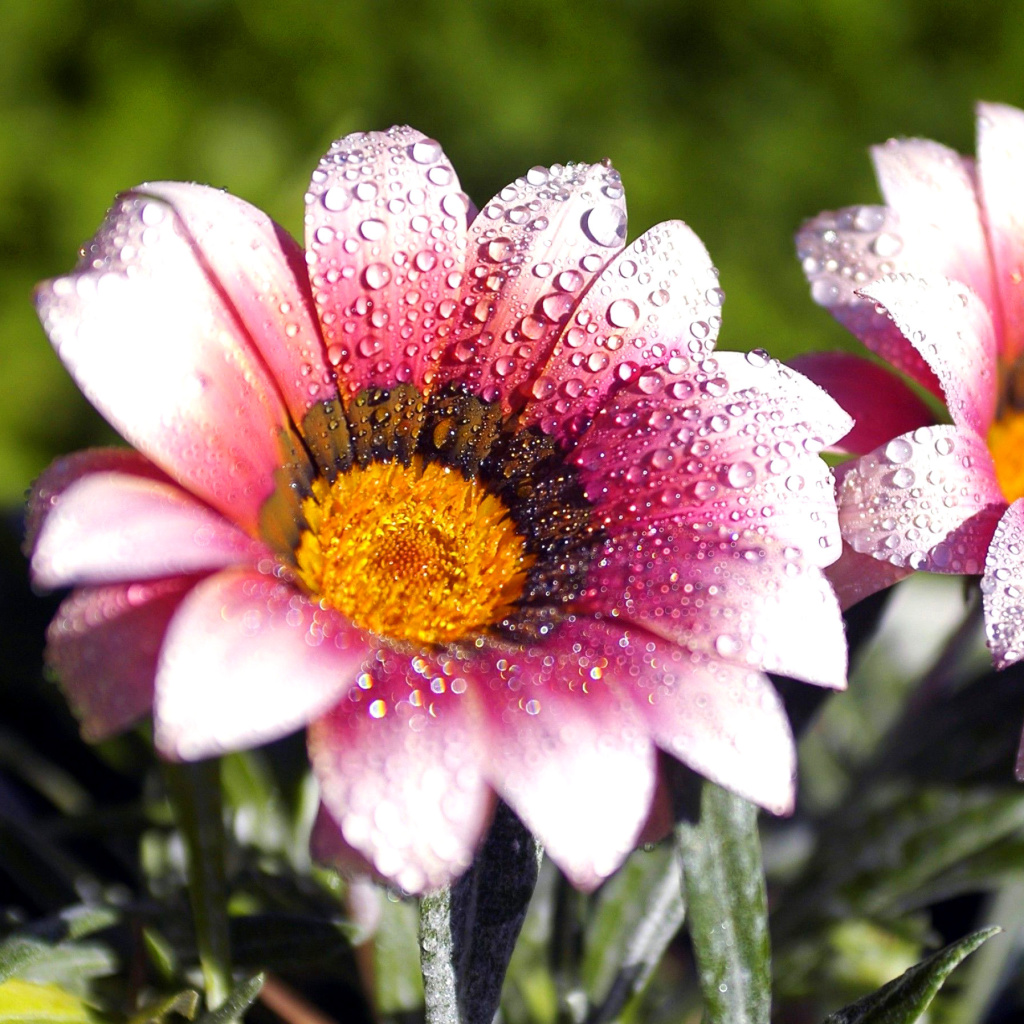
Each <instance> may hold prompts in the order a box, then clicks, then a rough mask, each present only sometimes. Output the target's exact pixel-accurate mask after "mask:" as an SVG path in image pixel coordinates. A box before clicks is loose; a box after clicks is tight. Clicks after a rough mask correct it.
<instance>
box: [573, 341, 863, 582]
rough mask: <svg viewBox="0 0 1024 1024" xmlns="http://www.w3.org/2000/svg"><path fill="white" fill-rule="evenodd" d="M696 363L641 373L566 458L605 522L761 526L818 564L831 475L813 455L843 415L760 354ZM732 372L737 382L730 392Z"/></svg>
mask: <svg viewBox="0 0 1024 1024" xmlns="http://www.w3.org/2000/svg"><path fill="white" fill-rule="evenodd" d="M719 360H721V361H720V362H719ZM703 370H704V371H705V372H702V373H701V374H699V375H694V376H689V375H684V376H673V375H671V374H668V373H665V372H663V371H661V370H657V371H655V370H649V371H645V372H644V373H642V374H641V375H640V376H639V377H638V378H637V379H636V381H635V382H633V383H632V384H630V385H627V386H625V387H623V388H621V389H620V390H618V391H617V392H616V393H615V394H614V395H613V397H612V398H611V399H610V400H609V401H608V402H607V404H606V406H605V408H604V409H602V410H601V412H600V413H599V414H598V416H597V417H596V418H595V419H594V422H593V423H592V424H591V426H590V427H589V428H588V429H587V431H586V432H585V433H584V435H583V437H582V438H581V439H580V442H579V444H578V446H577V448H576V450H575V452H574V453H573V455H572V460H573V461H574V462H575V463H576V464H577V465H578V466H579V467H580V471H581V481H582V483H583V486H584V488H585V490H586V494H587V498H588V500H590V501H591V502H592V503H593V504H594V505H595V506H596V509H597V511H598V513H599V515H600V516H601V520H602V523H603V524H604V526H605V528H606V529H607V530H609V532H611V533H612V534H617V533H620V532H622V531H629V530H632V529H635V528H636V527H637V526H638V525H642V524H644V523H646V522H650V521H651V520H656V519H661V518H666V517H672V518H679V519H682V520H684V521H686V522H691V523H693V522H705V523H723V524H725V525H729V526H731V527H733V528H735V529H744V528H746V529H750V528H761V529H763V530H766V531H768V532H770V533H771V534H772V535H773V536H775V537H776V538H778V539H780V540H783V541H785V542H787V543H792V544H795V545H796V546H798V547H800V548H801V549H803V550H804V551H805V552H808V553H811V552H815V554H814V555H813V557H814V558H815V559H816V560H817V561H818V563H819V564H828V562H830V561H832V560H834V559H835V558H837V557H838V554H839V543H838V542H839V527H838V523H837V520H836V513H835V500H834V495H833V487H832V479H831V476H830V474H829V471H828V467H827V466H825V464H824V463H823V462H822V461H821V459H819V458H818V456H817V452H819V451H820V450H821V449H822V448H823V447H824V446H825V444H826V443H827V442H828V441H829V440H835V439H838V438H839V437H841V436H842V434H843V433H844V432H846V431H847V430H848V429H849V423H850V420H849V417H848V416H846V414H845V413H843V411H842V410H841V409H840V408H839V406H837V405H836V404H835V402H834V401H833V400H832V399H831V398H829V397H828V395H826V394H825V393H824V392H823V391H822V390H821V389H820V388H817V387H816V386H815V385H814V384H812V383H811V382H810V381H808V380H806V379H805V378H802V377H800V375H799V374H796V373H794V372H793V371H791V370H787V369H786V368H785V367H782V366H781V365H780V364H778V363H774V362H772V361H771V360H769V359H768V358H767V357H766V356H765V355H764V354H763V353H759V352H751V353H749V354H747V355H746V356H744V355H740V354H738V353H720V354H719V356H717V357H715V358H714V359H708V360H705V362H704V364H703ZM732 377H736V379H737V382H738V383H739V384H740V385H746V386H740V387H737V388H735V389H734V388H733V386H732ZM762 379H763V381H764V386H763V387H753V386H750V385H751V382H752V381H760V380H762Z"/></svg>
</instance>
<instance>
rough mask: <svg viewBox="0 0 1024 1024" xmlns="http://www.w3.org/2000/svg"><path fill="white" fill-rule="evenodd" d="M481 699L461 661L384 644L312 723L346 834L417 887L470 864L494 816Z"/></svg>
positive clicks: (330, 803)
mask: <svg viewBox="0 0 1024 1024" xmlns="http://www.w3.org/2000/svg"><path fill="white" fill-rule="evenodd" d="M442 661H447V662H448V663H449V664H450V665H451V667H452V669H453V671H452V672H451V674H449V673H446V672H445V670H444V667H443V665H442V664H441V662H442ZM364 686H365V687H366V688H365V689H364V688H363V687H364ZM473 702H474V698H473V696H472V695H470V694H467V692H466V685H465V679H464V678H462V676H461V675H460V674H459V671H458V663H457V662H456V661H454V660H453V659H444V658H441V659H439V658H437V657H431V656H424V657H420V658H412V659H410V657H409V656H408V655H399V654H395V653H394V652H390V651H388V652H384V651H381V652H380V653H379V654H378V657H377V660H376V662H374V663H373V664H372V665H371V666H370V667H369V670H368V672H367V674H366V675H365V676H363V677H360V684H359V686H357V687H354V688H353V689H352V690H351V691H350V693H349V695H348V696H347V697H344V698H343V699H342V700H340V701H339V702H338V704H337V705H336V706H335V707H334V708H333V709H332V710H331V711H330V713H329V714H327V715H325V716H324V717H323V718H321V719H319V720H317V721H316V722H314V723H313V725H312V726H311V727H310V730H309V753H310V761H311V762H312V765H313V771H314V773H315V774H316V777H317V780H318V781H319V783H320V790H321V794H322V799H323V801H324V803H325V804H326V805H327V807H328V809H329V810H330V812H331V814H332V815H333V816H334V818H335V820H336V821H337V822H338V823H339V825H340V827H341V831H342V835H343V836H344V839H345V841H346V842H347V843H349V844H350V845H351V846H352V847H354V848H355V849H356V850H359V851H360V852H361V853H362V854H363V855H364V856H366V857H367V858H368V859H369V860H370V861H371V862H372V864H373V865H374V867H375V868H376V870H377V871H379V872H380V873H381V874H382V875H384V876H386V877H387V878H391V879H393V880H394V881H396V882H397V883H398V884H399V885H400V886H402V888H403V889H406V890H407V891H409V892H423V891H425V890H427V889H432V888H436V887H437V886H439V885H444V884H445V883H447V882H448V881H450V880H451V879H452V878H453V877H455V876H457V875H459V874H461V873H462V872H463V871H464V870H465V869H466V868H467V867H469V865H470V863H471V862H472V859H473V853H474V851H475V849H476V847H477V844H478V842H479V840H480V838H481V837H482V835H483V833H484V832H485V831H486V828H487V824H488V822H489V821H490V817H491V814H492V812H493V809H494V794H493V792H492V791H491V789H490V787H489V786H488V785H487V784H486V782H485V781H484V777H483V774H482V765H483V762H484V761H485V760H486V758H487V756H488V754H487V751H486V750H485V748H484V745H483V742H482V737H481V735H480V732H479V729H478V727H477V724H476V723H475V722H474V721H473V715H472V708H471V707H470V706H469V705H471V704H472V703H473Z"/></svg>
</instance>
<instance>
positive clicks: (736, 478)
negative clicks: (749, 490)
mask: <svg viewBox="0 0 1024 1024" xmlns="http://www.w3.org/2000/svg"><path fill="white" fill-rule="evenodd" d="M756 478H757V474H756V473H755V471H754V467H753V466H752V465H751V464H750V463H749V462H734V463H733V464H732V465H731V466H730V467H729V469H728V471H727V472H726V474H725V479H726V481H727V482H728V484H729V486H730V487H736V488H743V487H750V486H751V485H752V484H753V483H754V480H755V479H756Z"/></svg>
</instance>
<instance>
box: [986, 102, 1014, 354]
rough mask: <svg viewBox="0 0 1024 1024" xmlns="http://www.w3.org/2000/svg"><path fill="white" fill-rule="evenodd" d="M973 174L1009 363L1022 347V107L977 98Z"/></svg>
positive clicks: (1003, 347)
mask: <svg viewBox="0 0 1024 1024" xmlns="http://www.w3.org/2000/svg"><path fill="white" fill-rule="evenodd" d="M978 179H979V189H980V192H981V196H982V201H983V203H984V206H985V218H986V222H987V224H988V233H989V241H990V244H991V246H992V250H991V251H992V262H993V265H994V273H995V279H996V291H997V292H998V297H999V299H1000V300H1001V306H1002V322H1003V337H1002V339H1001V342H1002V344H1001V346H1000V353H999V354H1000V355H1001V356H1002V357H1003V358H1004V359H1005V360H1006V361H1007V362H1008V363H1012V362H1013V361H1014V360H1015V359H1016V358H1017V356H1018V355H1020V352H1021V350H1022V349H1024V284H1022V281H1024V190H1022V189H1021V180H1022V179H1024V111H1020V110H1017V109H1015V108H1014V107H1007V106H1003V105H1002V104H999V103H979V104H978ZM990 308H994V307H990Z"/></svg>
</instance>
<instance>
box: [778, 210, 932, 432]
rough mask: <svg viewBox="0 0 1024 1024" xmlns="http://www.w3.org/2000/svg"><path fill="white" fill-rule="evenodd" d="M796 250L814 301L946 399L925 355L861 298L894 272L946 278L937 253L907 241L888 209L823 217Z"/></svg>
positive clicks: (807, 228) (809, 225) (808, 226)
mask: <svg viewBox="0 0 1024 1024" xmlns="http://www.w3.org/2000/svg"><path fill="white" fill-rule="evenodd" d="M796 249H797V256H798V257H799V259H800V265H801V267H802V268H803V271H804V274H805V275H806V277H807V280H808V282H809V283H810V286H811V298H812V299H814V301H815V302H817V303H818V305H819V306H824V307H825V308H826V309H827V310H828V311H829V312H830V313H831V314H832V315H833V316H834V317H835V318H836V319H837V320H838V321H839V322H840V323H841V324H842V325H843V326H844V327H845V328H846V329H847V330H848V331H850V332H851V333H853V334H854V335H856V336H857V337H858V338H860V340H861V341H863V342H864V344H865V345H867V347H868V348H869V349H871V351H872V352H874V353H876V354H877V355H879V356H881V357H882V358H883V359H884V360H885V361H886V362H887V363H889V364H890V365H892V366H894V367H896V369H897V370H902V371H903V373H905V374H907V376H908V377H910V378H912V379H913V380H916V381H917V382H918V383H919V384H922V385H924V387H926V388H927V389H928V390H929V391H931V392H932V393H933V394H934V395H936V396H938V397H940V398H941V397H942V390H941V388H940V386H939V382H938V381H937V380H936V379H935V375H934V374H933V373H932V371H931V370H930V369H929V368H928V365H927V363H925V361H924V360H923V359H922V358H921V354H920V353H919V352H918V351H917V350H916V349H915V348H914V347H913V345H911V344H910V342H909V341H907V339H906V338H905V337H904V336H903V335H902V333H900V331H899V330H898V329H897V328H896V326H895V324H893V322H892V321H891V320H890V319H889V317H887V316H886V315H885V314H884V313H881V312H879V311H878V310H877V309H876V308H875V304H874V303H873V302H871V301H870V300H869V299H866V298H864V297H863V296H862V295H861V294H860V289H862V288H867V287H869V286H870V285H871V284H872V282H874V281H877V280H879V279H881V278H883V277H886V276H888V275H889V274H891V273H894V272H902V271H905V270H909V269H913V270H914V272H915V273H922V272H928V271H930V272H931V273H932V274H933V275H935V276H941V274H942V269H941V268H940V267H937V266H935V265H934V261H933V259H932V257H933V255H934V250H929V248H928V246H918V245H915V238H914V237H913V236H911V237H910V238H909V239H908V238H906V237H905V236H904V232H903V230H902V227H901V225H900V220H899V216H898V215H897V214H896V213H895V212H894V211H893V210H888V209H886V208H885V207H884V206H849V207H846V208H845V209H842V210H836V211H835V212H826V213H821V214H819V215H818V216H817V217H815V218H813V219H812V220H809V221H806V222H805V223H804V224H803V226H802V227H801V228H800V231H799V232H798V233H797V236H796ZM922 268H923V269H922ZM890 436H891V435H890Z"/></svg>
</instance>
